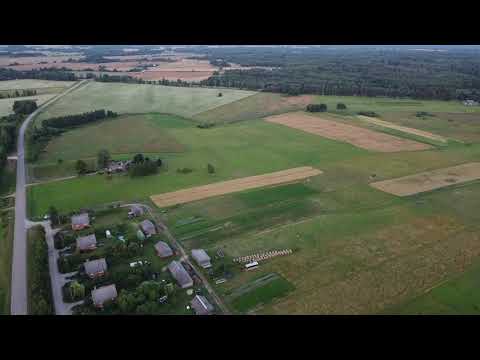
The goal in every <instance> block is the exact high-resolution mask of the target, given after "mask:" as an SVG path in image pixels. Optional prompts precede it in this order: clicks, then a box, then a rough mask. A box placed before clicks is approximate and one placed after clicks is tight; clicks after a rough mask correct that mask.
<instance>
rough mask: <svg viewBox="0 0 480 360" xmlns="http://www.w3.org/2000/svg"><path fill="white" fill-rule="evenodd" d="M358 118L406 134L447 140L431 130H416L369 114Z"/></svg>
mask: <svg viewBox="0 0 480 360" xmlns="http://www.w3.org/2000/svg"><path fill="white" fill-rule="evenodd" d="M358 118H359V119H362V120H364V121H367V122H369V123H371V124H374V125H379V126H382V127H386V128H389V129H394V130H399V131H403V132H405V133H408V134H413V135H418V136H421V137H424V138H427V139H431V140H436V141H441V142H447V140H446V139H445V138H444V137H442V136H440V135H435V134H432V133H431V132H428V131H423V130H418V129H414V128H410V127H406V126H401V125H395V124H392V123H391V122H388V121H383V120H380V119H375V118H372V117H369V116H363V115H359V116H358Z"/></svg>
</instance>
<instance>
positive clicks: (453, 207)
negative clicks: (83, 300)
mask: <svg viewBox="0 0 480 360" xmlns="http://www.w3.org/2000/svg"><path fill="white" fill-rule="evenodd" d="M165 56H166V55H165ZM172 58H173V57H172ZM185 58H186V55H182V56H181V57H178V58H176V61H175V62H158V66H156V67H151V68H149V69H147V70H146V71H142V72H137V71H134V72H127V71H125V72H122V74H127V73H131V74H130V75H132V76H135V77H141V78H145V79H161V78H164V77H165V78H167V79H168V78H169V76H170V79H172V80H173V79H174V78H177V77H181V76H182V77H181V78H183V79H191V80H196V79H201V78H204V77H208V76H210V75H211V73H213V71H215V70H214V68H215V67H214V66H212V65H210V64H209V63H208V61H206V60H198V59H197V60H195V59H188V60H187V59H185ZM27 60H28V59H22V61H21V63H20V65H16V66H20V67H21V66H23V67H27V66H30V67H31V66H33V65H34V64H32V63H31V62H29V61H27ZM110 60H112V63H110V65H111V66H116V65H115V64H117V63H118V64H122V65H121V66H122V67H123V68H122V69H123V70H128V69H131V68H133V67H135V66H137V65H138V64H141V63H145V62H149V61H151V60H150V59H149V58H148V57H143V56H140V55H139V56H136V55H131V56H130V57H129V58H128V59H127V56H124V57H121V58H118V57H110ZM127 60H128V61H127ZM152 61H153V60H152ZM60 64H62V63H51V64H49V65H48V66H52V67H58V66H59V65H60ZM86 64H87V65H88V63H84V64H81V63H79V65H78V67H79V68H82V69H83V67H82V66H85V65H86ZM96 65H98V64H96ZM110 65H109V66H110ZM118 66H119V68H118V69H120V65H118ZM97 67H98V66H97ZM123 70H122V71H123ZM107 72H108V71H107ZM0 85H1V87H0V91H11V90H13V89H27V88H28V89H33V88H34V89H42V88H44V89H49V88H55V89H62V88H66V87H67V86H70V85H71V83H69V82H65V83H63V82H58V83H57V82H53V83H52V84H50V83H49V82H46V81H40V80H38V81H37V80H18V81H17V80H15V81H8V82H4V84H1V82H0ZM51 91H52V94H53V92H57V91H58V90H51ZM219 93H221V96H219ZM41 96H50V94H47V93H42V94H40V95H37V96H35V98H38V99H40V97H41ZM3 100H5V99H3ZM9 100H11V99H9ZM0 101H2V100H0ZM39 103H40V101H39ZM318 103H322V104H326V105H327V107H328V111H327V112H325V113H320V114H308V113H306V112H304V111H305V108H306V106H307V105H309V104H318ZM338 103H344V104H345V105H346V109H344V110H339V109H336V105H337V104H338ZM9 107H11V103H10V104H9V105H5V111H6V112H8V111H10V110H9ZM0 109H1V105H0ZM98 109H105V110H110V111H114V112H117V113H118V116H116V117H112V118H108V119H104V120H102V121H94V122H92V123H89V124H83V125H79V126H75V127H70V128H66V129H64V130H62V132H61V134H58V135H54V136H52V137H51V138H49V139H48V141H47V142H46V144H45V147H44V148H42V151H41V153H40V154H39V156H38V159H36V160H35V161H32V162H31V163H30V164H28V174H29V176H30V180H31V181H35V184H30V186H28V188H27V197H28V199H27V200H28V203H27V205H28V216H29V219H30V220H32V221H38V220H41V219H42V218H43V217H44V216H45V215H46V214H49V211H50V210H49V208H50V207H51V206H54V207H55V208H56V209H57V210H58V212H59V213H60V214H61V215H62V216H66V217H67V218H70V217H69V216H70V215H71V214H72V213H78V212H80V211H90V212H91V213H94V214H98V217H97V218H96V219H95V220H94V225H93V229H94V232H95V233H96V234H97V236H98V238H99V239H102V241H105V243H106V244H107V247H110V246H114V244H116V243H118V241H123V240H118V239H117V235H118V234H124V235H126V236H127V238H128V240H127V241H130V238H136V237H137V230H138V226H139V225H138V224H137V221H136V220H135V219H133V220H132V218H131V216H133V215H130V213H129V214H127V210H126V209H124V208H117V207H116V206H117V205H118V204H122V205H127V204H130V205H131V204H143V205H145V206H146V207H147V208H148V209H149V212H148V216H147V213H146V214H144V215H142V216H141V217H140V218H139V220H140V219H141V220H142V221H143V220H145V219H150V220H152V221H154V222H157V225H160V224H162V226H165V227H166V228H168V229H169V232H170V233H171V236H172V237H173V239H174V240H175V241H173V240H172V238H170V237H169V236H167V233H166V232H162V229H163V227H162V226H159V227H158V229H159V234H155V235H153V237H152V238H151V239H155V242H157V241H162V242H165V243H167V244H170V245H172V247H174V246H173V245H174V244H178V246H181V247H182V249H184V250H185V252H186V254H187V255H188V256H189V257H190V258H191V256H190V254H191V253H192V250H196V249H203V250H205V251H206V253H207V254H208V256H209V257H210V260H211V265H212V267H211V268H202V267H201V266H200V265H199V264H197V265H198V267H199V269H200V274H201V275H203V276H204V277H205V278H206V279H207V280H208V281H209V283H210V285H211V287H212V289H213V290H214V292H215V293H216V294H218V296H219V298H220V299H221V301H222V302H223V303H224V304H225V306H226V307H227V308H228V310H229V311H230V312H232V313H235V314H377V313H394V314H399V313H429V312H445V313H455V311H454V310H452V309H456V308H458V307H456V305H455V304H456V302H457V303H458V302H461V299H457V298H455V297H454V296H452V295H451V294H452V291H453V290H452V288H455V287H456V286H457V285H456V284H460V285H458V286H461V287H462V288H463V289H465V290H463V291H464V293H465V294H469V295H468V297H469V298H470V300H469V301H470V303H471V304H472V305H471V306H469V307H467V306H465V307H464V308H462V309H463V310H462V311H464V312H467V313H472V312H474V313H475V312H478V310H475V309H476V308H475V306H474V304H475V301H476V299H477V297H476V295H475V294H474V295H472V292H473V293H478V291H477V290H475V289H474V285H473V284H474V281H473V280H472V279H474V278H475V276H476V275H478V271H479V270H478V269H479V266H478V264H480V260H479V259H480V247H479V244H480V242H479V235H478V234H479V233H480V227H479V226H480V225H479V224H480V222H479V220H480V214H479V213H478V211H476V210H477V207H478V202H479V201H480V185H479V182H478V181H477V180H478V179H479V178H480V173H479V169H480V167H479V164H478V158H479V156H480V121H477V120H478V119H480V116H479V115H478V114H480V112H479V111H477V110H476V109H475V108H467V107H465V106H463V105H462V103H461V102H459V101H437V100H431V101H428V100H412V99H393V98H392V99H390V98H366V97H361V96H355V97H353V96H352V97H348V96H345V97H340V96H320V95H312V94H302V95H298V96H289V95H285V94H278V93H277V94H274V93H269V92H256V91H246V90H237V89H233V88H229V89H227V88H222V89H219V88H209V87H173V86H161V85H149V84H126V83H114V82H112V83H107V82H99V81H90V82H88V83H87V84H86V85H85V86H83V87H81V88H79V89H76V90H75V91H72V92H71V93H70V94H67V95H66V96H65V97H64V98H62V99H60V100H59V101H57V102H56V103H54V104H52V105H51V106H49V107H48V108H47V109H45V110H44V111H43V112H42V113H41V114H40V115H39V116H38V117H37V119H36V120H35V126H37V127H39V128H40V127H41V126H42V121H43V120H45V119H49V118H52V117H58V116H65V115H72V114H80V113H83V112H87V111H93V110H98ZM359 112H376V113H377V115H378V117H375V118H372V117H365V116H363V115H359V114H358V113H359ZM101 150H106V151H107V152H108V153H109V155H110V156H111V158H112V159H113V160H114V161H115V162H122V163H123V162H130V163H134V164H136V163H135V162H134V160H135V158H136V157H137V159H138V158H139V157H138V155H141V158H142V159H145V158H148V161H155V162H157V161H158V160H160V162H159V163H160V165H159V166H158V171H157V172H154V173H152V174H149V175H148V176H133V175H132V172H131V171H128V170H127V171H118V173H117V172H115V171H109V170H108V168H107V167H105V168H102V167H100V166H99V159H98V153H99V152H100V151H101ZM79 160H81V161H82V162H84V163H85V166H86V168H87V172H91V173H90V174H88V175H85V174H83V173H82V174H81V175H80V176H77V173H78V166H77V165H78V162H79ZM135 161H137V160H135ZM138 161H140V160H138ZM141 161H145V160H141ZM134 166H136V165H134ZM97 171H98V172H97ZM64 177H65V179H63V178H64ZM47 180H48V181H47ZM43 181H45V182H43ZM437 189H438V190H439V191H433V190H437ZM139 222H140V221H138V223H139ZM104 227H105V229H104ZM107 227H108V229H109V230H112V229H114V230H113V231H114V232H115V235H114V236H113V237H112V238H110V237H108V235H106V232H105V230H106V229H107ZM110 228H111V229H110ZM68 231H70V230H68ZM85 233H86V231H85ZM82 234H83V233H82ZM70 235H71V234H70V233H68V236H70ZM119 236H123V235H119ZM151 239H150V240H148V239H146V240H145V241H146V242H145V246H144V247H143V248H142V250H141V251H140V252H139V254H141V256H140V255H139V256H130V255H129V257H128V259H131V261H132V262H137V261H145V260H147V261H150V262H151V263H153V265H154V268H155V272H158V273H160V274H161V276H160V278H161V279H163V280H166V281H169V277H168V276H167V275H168V271H163V270H165V268H166V266H167V265H168V264H169V261H166V260H163V259H160V258H159V256H158V255H157V253H156V251H157V250H156V248H155V247H154V245H155V244H154V243H153V242H152V240H151ZM70 240H71V239H70ZM70 240H69V241H70ZM71 241H73V240H71ZM112 244H113V245H112ZM119 248H120V246H119ZM109 249H110V248H109ZM127 249H128V247H127ZM118 251H120V250H118ZM95 254H97V255H98V254H100V255H102V256H107V255H105V254H109V253H108V251H107V250H103V249H102V248H101V247H100V248H99V249H97V250H96V252H95ZM75 256H76V255H75ZM108 256H111V255H108ZM175 256H177V258H178V259H180V258H182V257H183V255H181V254H180V252H175ZM87 257H88V256H87V255H82V256H78V257H75V258H73V259H77V258H78V259H80V258H81V259H82V260H83V259H84V258H87ZM113 258H114V259H115V261H118V258H115V257H113ZM78 259H77V260H78ZM129 261H130V260H129ZM252 261H258V265H255V264H254V265H252V269H253V270H249V271H247V270H246V268H245V265H246V264H248V263H251V262H252ZM192 262H193V259H192ZM112 264H113V265H112V266H111V269H112V271H113V272H114V274H115V273H116V272H117V271H118V272H121V271H125V272H126V270H125V269H123V267H124V266H125V264H123V263H122V262H121V261H120V262H114V263H112ZM194 264H195V263H194ZM109 266H110V264H109ZM125 267H128V265H127V266H125ZM69 270H70V269H69ZM127 270H128V269H127ZM129 271H130V270H129ZM131 271H132V273H133V270H131ZM136 275H138V274H136ZM136 275H135V276H136ZM115 276H116V275H115ZM115 276H114V278H115V279H116V281H117V283H120V284H122V285H121V286H124V288H123V290H125V289H126V290H125V291H127V292H128V291H132V290H131V289H130V288H129V286H130V285H128V284H124V283H123V280H125V279H120V278H119V277H115ZM2 279H3V278H2ZM125 283H128V281H126V280H125ZM92 284H94V282H93V281H92V282H88V283H87V287H88V288H89V289H90V288H91V287H92ZM432 289H433V290H432ZM176 291H177V294H180V295H179V296H178V298H176V299H175V301H176V302H175V306H172V307H171V308H168V311H166V313H191V312H188V311H187V308H186V307H185V304H188V303H189V301H190V300H191V297H192V296H193V295H191V294H188V293H187V292H186V290H184V289H180V288H176ZM203 294H204V295H206V296H207V297H208V296H209V295H208V294H206V293H205V292H203ZM465 296H466V295H465ZM172 299H173V298H172ZM432 304H433V305H432ZM446 304H447V305H448V306H447V305H446ZM141 311H145V312H147V313H148V309H147V310H145V309H143V308H141ZM127 312H128V311H127Z"/></svg>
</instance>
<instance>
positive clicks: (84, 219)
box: [71, 213, 90, 230]
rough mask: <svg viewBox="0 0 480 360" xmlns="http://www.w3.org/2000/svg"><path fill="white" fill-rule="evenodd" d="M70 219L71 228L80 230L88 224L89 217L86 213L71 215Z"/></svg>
mask: <svg viewBox="0 0 480 360" xmlns="http://www.w3.org/2000/svg"><path fill="white" fill-rule="evenodd" d="M71 220H72V229H73V230H81V229H83V228H86V227H87V226H90V217H89V216H88V213H83V214H78V215H73V216H72V218H71Z"/></svg>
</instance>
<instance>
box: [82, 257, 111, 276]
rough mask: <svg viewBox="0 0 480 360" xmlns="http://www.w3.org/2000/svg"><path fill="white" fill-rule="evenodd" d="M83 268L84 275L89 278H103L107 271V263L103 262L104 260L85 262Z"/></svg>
mask: <svg viewBox="0 0 480 360" xmlns="http://www.w3.org/2000/svg"><path fill="white" fill-rule="evenodd" d="M83 266H84V268H85V273H86V274H87V275H88V276H89V277H91V278H96V277H99V276H103V275H105V272H106V271H107V262H106V261H105V258H101V259H98V260H92V261H86V262H85V263H84V264H83Z"/></svg>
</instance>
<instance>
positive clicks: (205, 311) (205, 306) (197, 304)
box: [190, 295, 214, 315]
mask: <svg viewBox="0 0 480 360" xmlns="http://www.w3.org/2000/svg"><path fill="white" fill-rule="evenodd" d="M190 305H191V306H192V308H193V310H194V311H195V314H196V315H210V314H211V313H212V312H213V310H214V307H213V305H212V304H210V302H209V301H208V300H207V298H206V297H205V296H202V295H196V296H195V297H194V298H193V299H192V301H190Z"/></svg>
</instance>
